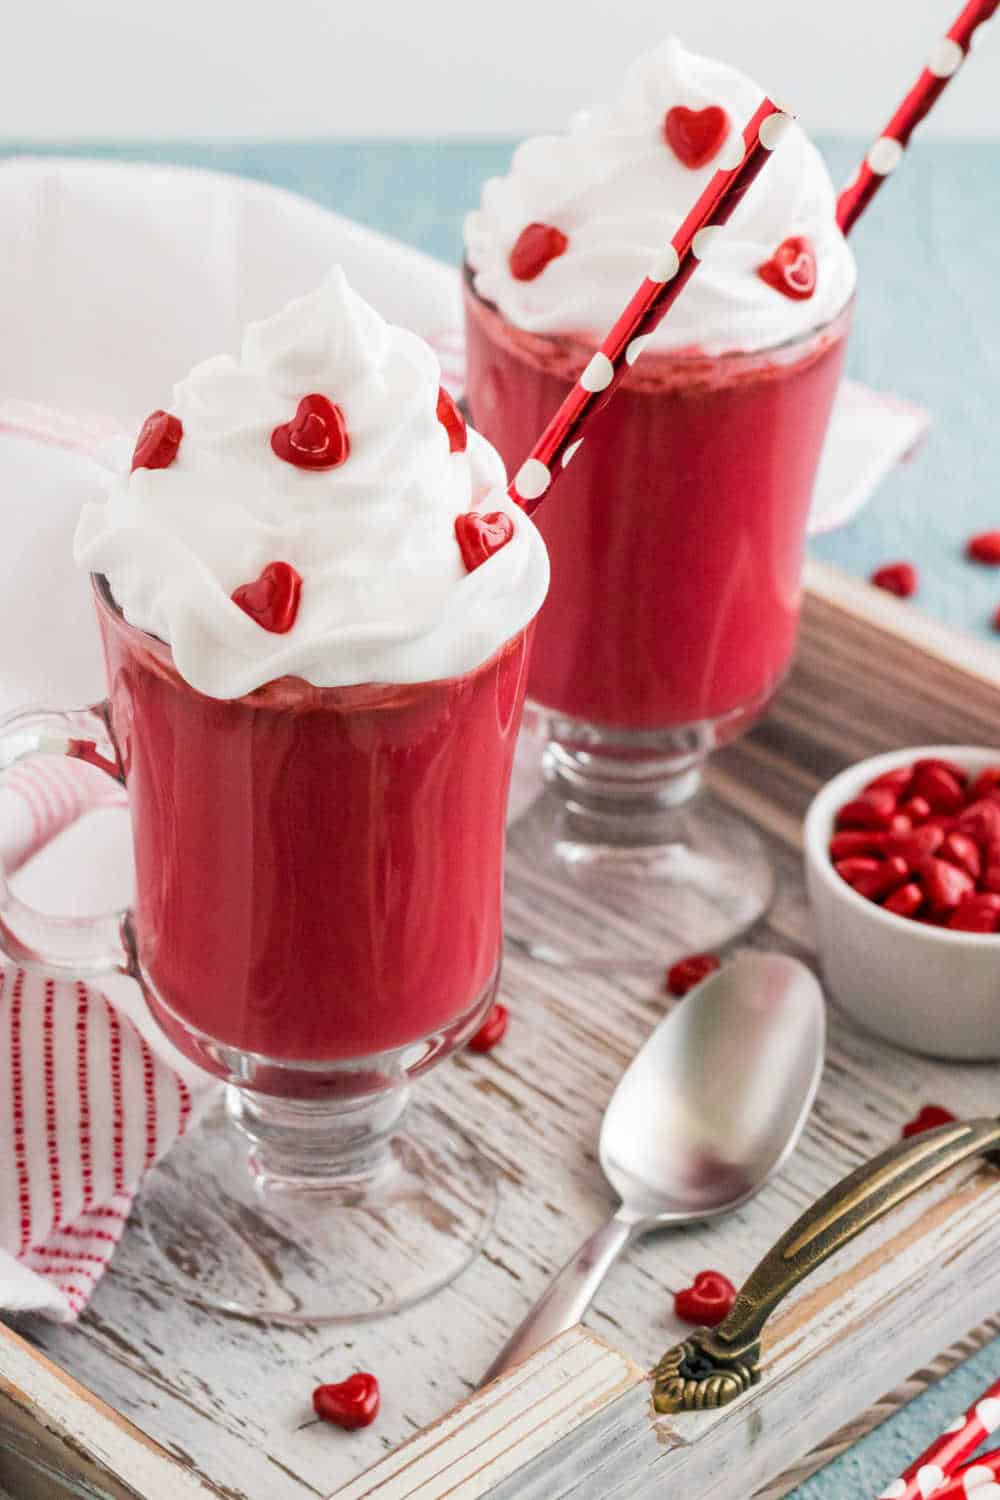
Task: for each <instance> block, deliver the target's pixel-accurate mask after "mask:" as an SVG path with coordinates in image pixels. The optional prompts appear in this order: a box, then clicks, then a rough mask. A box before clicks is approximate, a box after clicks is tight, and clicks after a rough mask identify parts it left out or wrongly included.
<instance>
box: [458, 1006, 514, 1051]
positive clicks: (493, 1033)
mask: <svg viewBox="0 0 1000 1500" xmlns="http://www.w3.org/2000/svg"><path fill="white" fill-rule="evenodd" d="M509 1020H510V1011H509V1010H508V1009H507V1007H506V1005H500V1004H497V1005H494V1007H493V1009H492V1010H491V1011H490V1013H489V1015H488V1016H487V1017H486V1020H485V1021H484V1022H483V1024H482V1026H480V1028H479V1030H478V1031H477V1032H476V1034H475V1036H474V1037H472V1038H471V1040H470V1041H469V1043H468V1048H469V1051H470V1052H492V1051H493V1048H494V1047H495V1046H496V1044H497V1042H499V1041H500V1039H501V1038H502V1036H503V1034H504V1032H505V1031H506V1030H507V1022H508V1021H509Z"/></svg>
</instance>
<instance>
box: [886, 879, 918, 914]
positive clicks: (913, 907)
mask: <svg viewBox="0 0 1000 1500" xmlns="http://www.w3.org/2000/svg"><path fill="white" fill-rule="evenodd" d="M883 904H884V906H885V909H886V911H891V912H895V914H896V916H897V917H913V916H915V915H916V914H917V912H918V911H919V910H920V908H921V907H922V906H923V904H924V893H923V891H922V890H921V889H920V887H919V885H917V883H916V881H914V880H911V881H908V882H907V884H906V885H901V886H900V887H899V889H898V890H896V891H893V893H892V895H891V896H890V897H889V898H888V900H886V901H885V902H884V903H883Z"/></svg>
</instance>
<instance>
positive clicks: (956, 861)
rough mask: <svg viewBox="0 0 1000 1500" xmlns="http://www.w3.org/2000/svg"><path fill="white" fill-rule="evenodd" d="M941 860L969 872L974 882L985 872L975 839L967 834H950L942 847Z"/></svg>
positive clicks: (946, 836)
mask: <svg viewBox="0 0 1000 1500" xmlns="http://www.w3.org/2000/svg"><path fill="white" fill-rule="evenodd" d="M941 858H942V859H946V860H947V861H948V863H949V864H951V865H958V867H959V869H961V870H967V871H968V872H969V874H970V875H971V876H972V878H973V880H978V879H979V877H980V875H981V874H982V871H983V856H982V853H981V851H980V848H979V845H978V844H977V843H976V841H975V839H974V838H972V837H971V835H970V834H967V833H948V834H946V835H945V837H944V841H943V843H942V845H941Z"/></svg>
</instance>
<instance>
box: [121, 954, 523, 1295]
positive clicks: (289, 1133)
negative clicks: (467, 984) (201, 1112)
mask: <svg viewBox="0 0 1000 1500" xmlns="http://www.w3.org/2000/svg"><path fill="white" fill-rule="evenodd" d="M498 979H499V970H497V972H495V973H494V975H493V976H492V977H491V980H490V982H489V984H488V985H487V987H486V989H485V990H484V991H483V992H482V993H481V994H480V995H479V996H477V998H476V1001H475V1003H474V1004H473V1005H472V1006H470V1007H469V1008H468V1010H467V1011H466V1012H465V1013H464V1015H463V1016H461V1017H460V1018H459V1019H458V1020H457V1021H456V1022H455V1023H454V1024H453V1025H452V1026H450V1027H449V1028H448V1029H447V1034H445V1033H442V1034H441V1035H440V1036H433V1037H427V1038H425V1039H424V1040H423V1041H421V1042H418V1043H414V1044H412V1045H411V1046H408V1047H405V1048H399V1049H397V1050H396V1051H395V1052H391V1053H382V1054H380V1055H379V1056H377V1057H370V1058H361V1059H358V1060H357V1061H356V1062H355V1063H351V1064H338V1065H331V1066H329V1067H324V1065H323V1064H320V1063H307V1064H296V1063H291V1062H288V1061H287V1060H278V1059H268V1058H255V1057H253V1056H251V1055H248V1054H239V1053H236V1052H235V1051H234V1052H232V1053H231V1054H228V1058H229V1062H228V1066H227V1068H226V1073H227V1076H228V1077H229V1078H230V1079H231V1080H232V1079H234V1078H236V1077H238V1076H239V1073H240V1071H241V1069H242V1071H243V1073H244V1077H245V1081H246V1084H247V1087H241V1086H239V1084H237V1083H234V1082H230V1083H229V1085H228V1086H227V1088H226V1091H225V1096H224V1100H223V1102H222V1103H220V1104H218V1105H216V1106H214V1107H213V1109H212V1110H211V1112H210V1114H209V1115H208V1117H207V1118H206V1119H205V1120H204V1121H202V1122H201V1123H199V1125H198V1126H197V1127H196V1129H194V1130H193V1131H192V1132H191V1134H190V1135H189V1136H186V1137H185V1138H184V1139H183V1140H181V1141H180V1142H179V1143H178V1144H177V1145H176V1146H175V1147H174V1148H173V1149H172V1150H171V1151H170V1152H169V1153H168V1155H167V1156H166V1157H165V1158H164V1159H163V1161H162V1162H161V1163H160V1164H159V1165H158V1166H157V1167H155V1168H154V1169H153V1171H152V1172H150V1174H149V1176H148V1177H147V1178H146V1181H145V1183H144V1187H143V1193H142V1198H141V1204H140V1210H141V1212H140V1219H141V1224H142V1227H143V1230H144V1232H145V1234H146V1236H147V1238H148V1239H149V1240H150V1241H151V1242H152V1244H153V1246H154V1248H155V1249H156V1251H157V1252H158V1255H159V1257H160V1260H161V1261H162V1263H163V1266H164V1269H165V1271H166V1273H167V1275H168V1276H169V1278H170V1279H171V1281H172V1282H174V1284H175V1285H176V1286H177V1288H178V1290H179V1291H180V1292H181V1293H182V1295H184V1296H185V1297H187V1298H188V1300H190V1301H193V1302H195V1303H197V1304H199V1305H201V1306H208V1307H212V1308H216V1309H219V1310H222V1311H224V1312H228V1313H233V1314H236V1315H240V1316H243V1317H247V1318H253V1319H256V1320H258V1321H265V1322H273V1323H285V1324H295V1323H338V1322H354V1321H357V1320H359V1319H367V1318H376V1317H381V1316H385V1315H386V1314H389V1313H394V1312H399V1311H400V1310H401V1309H402V1308H404V1307H410V1306H412V1305H413V1304H414V1303H416V1302H419V1301H421V1300H422V1299H423V1298H424V1297H427V1296H430V1295H431V1294H432V1293H433V1292H436V1291H439V1290H440V1289H441V1288H442V1287H444V1286H446V1285H447V1284H448V1283H449V1282H451V1281H453V1280H454V1278H455V1277H456V1276H458V1275H459V1274H460V1273H461V1272H462V1271H463V1270H464V1269H465V1268H466V1266H468V1265H469V1264H470V1262H471V1261H472V1260H474V1259H475V1257H476V1256H477V1255H478V1253H479V1251H480V1249H481V1248H482V1245H483V1243H484V1241H485V1239H486V1236H487V1235H488V1234H489V1231H490V1228H491V1226H492V1224H493V1220H494V1217H495V1213H496V1202H497V1190H496V1173H495V1169H494V1168H493V1166H492V1164H491V1163H490V1162H489V1161H488V1160H487V1159H486V1158H485V1157H483V1156H481V1155H480V1153H479V1152H478V1151H477V1150H476V1148H475V1147H474V1146H473V1144H472V1143H471V1141H470V1140H469V1139H468V1138H467V1137H466V1136H465V1135H464V1134H463V1133H462V1131H461V1130H459V1129H458V1127H457V1126H455V1125H454V1124H453V1123H452V1122H451V1121H450V1120H449V1119H448V1118H447V1117H446V1116H445V1115H444V1114H443V1113H442V1112H441V1111H439V1110H437V1109H436V1108H434V1107H433V1106H432V1105H430V1104H428V1103H427V1102H426V1101H425V1102H422V1103H419V1104H417V1105H416V1106H413V1107H412V1108H411V1107H410V1089H409V1082H410V1080H411V1079H413V1078H416V1077H417V1076H418V1075H419V1074H420V1073H422V1072H424V1071H425V1070H426V1069H427V1068H428V1067H430V1066H432V1065H433V1063H434V1062H436V1061H438V1060H439V1059H440V1057H441V1056H442V1054H443V1053H445V1052H450V1051H452V1050H453V1049H454V1047H456V1046H457V1045H460V1044H461V1042H463V1041H465V1040H466V1039H467V1038H468V1037H469V1036H470V1035H471V1034H472V1033H473V1031H474V1030H475V1029H476V1028H477V1027H478V1026H479V1024H480V1023H481V1021H482V1019H483V1017H484V1015H485V1014H486V1012H487V1011H488V1009H489V1007H490V1006H491V1005H492V1003H493V999H494V996H495V994H496V987H497V982H498ZM147 998H148V999H150V1000H151V1004H152V1008H153V1010H154V1013H155V1014H156V1015H157V1019H158V1020H159V1021H160V1024H161V1025H164V1022H165V1018H164V1014H163V1009H162V1006H160V1005H157V1003H156V1001H155V1000H152V997H150V996H149V995H148V989H147ZM179 1024H180V1023H178V1022H177V1020H176V1018H173V1017H172V1018H170V1022H169V1024H167V1025H165V1029H166V1030H168V1033H169V1034H171V1035H172V1036H173V1038H174V1040H175V1041H178V1040H182V1038H180V1037H179V1036H178V1031H177V1027H178V1025H179ZM185 1030H187V1031H188V1033H189V1034H188V1036H187V1039H186V1040H185V1043H184V1050H185V1051H186V1052H188V1053H189V1054H190V1055H199V1054H200V1055H201V1056H202V1057H203V1058H204V1057H205V1056H207V1055H209V1053H210V1055H211V1057H212V1061H213V1071H215V1072H216V1073H218V1072H220V1071H221V1070H222V1068H223V1066H225V1065H226V1064H225V1060H226V1058H227V1049H224V1048H221V1047H220V1046H219V1044H217V1043H209V1040H208V1039H207V1038H203V1037H201V1036H199V1035H197V1034H192V1033H191V1032H190V1028H185ZM238 1059H241V1061H238ZM262 1085H263V1086H264V1087H265V1088H268V1089H269V1090H270V1089H273V1090H274V1092H270V1091H269V1092H263V1091H262ZM338 1093H339V1094H340V1095H341V1097H339V1098H338Z"/></svg>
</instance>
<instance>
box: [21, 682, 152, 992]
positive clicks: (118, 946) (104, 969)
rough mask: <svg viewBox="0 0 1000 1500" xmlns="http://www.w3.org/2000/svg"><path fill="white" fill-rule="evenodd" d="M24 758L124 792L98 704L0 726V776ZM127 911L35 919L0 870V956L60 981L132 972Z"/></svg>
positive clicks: (25, 715)
mask: <svg viewBox="0 0 1000 1500" xmlns="http://www.w3.org/2000/svg"><path fill="white" fill-rule="evenodd" d="M32 755H65V756H67V757H69V759H71V760H82V761H84V762H85V763H86V764H87V765H91V766H96V767H98V769H99V770H101V771H103V772H104V773H105V774H106V775H108V776H110V777H111V778H112V779H113V780H114V781H117V782H120V783H121V784H122V785H123V786H124V784H125V776H124V773H123V771H122V765H121V758H120V756H119V754H118V749H117V746H116V745H115V742H114V739H113V738H112V734H111V729H110V726H109V722H108V706H107V704H106V703H97V704H94V705H93V707H91V708H80V709H71V710H63V709H58V708H35V709H32V708H29V709H23V710H20V711H19V712H16V713H12V714H7V715H6V716H5V717H3V718H0V771H7V770H9V769H10V768H11V766H15V765H17V763H18V761H22V760H26V759H27V758H28V757H29V756H32ZM129 917H130V914H129V912H128V911H118V912H106V913H104V914H103V915H101V916H94V917H60V916H50V915H48V914H47V913H44V912H40V911H35V910H34V908H33V907H31V906H28V905H27V904H26V903H25V902H23V901H21V900H19V899H18V897H17V896H15V895H13V894H12V893H11V891H10V889H9V887H8V884H7V878H6V875H5V874H4V872H3V869H2V865H0V950H2V951H3V952H4V953H6V955H7V956H8V958H12V959H13V960H14V961H15V963H19V964H28V965H36V966H40V967H44V968H46V969H54V970H56V971H58V972H60V973H65V974H73V975H80V974H107V973H109V972H111V971H113V970H119V971H122V972H128V971H130V970H131V968H132V962H131V942H130V937H129V930H130V920H129Z"/></svg>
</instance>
